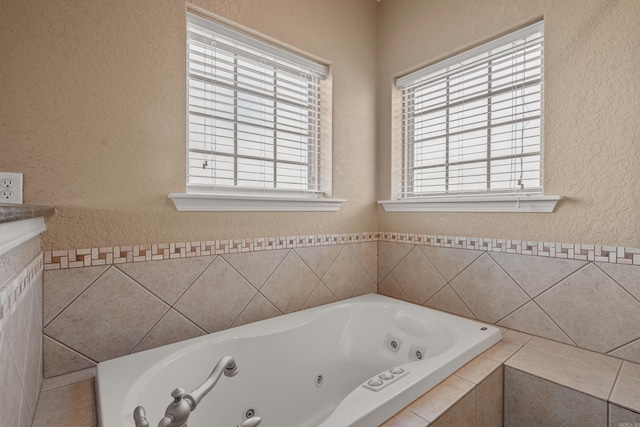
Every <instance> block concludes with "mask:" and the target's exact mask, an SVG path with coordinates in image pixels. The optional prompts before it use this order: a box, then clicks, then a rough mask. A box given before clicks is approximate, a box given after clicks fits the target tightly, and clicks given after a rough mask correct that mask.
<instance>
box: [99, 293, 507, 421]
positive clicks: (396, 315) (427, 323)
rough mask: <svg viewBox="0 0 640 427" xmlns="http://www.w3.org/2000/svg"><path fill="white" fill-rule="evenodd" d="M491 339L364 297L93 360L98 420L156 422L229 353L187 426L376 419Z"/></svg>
mask: <svg viewBox="0 0 640 427" xmlns="http://www.w3.org/2000/svg"><path fill="white" fill-rule="evenodd" d="M500 339H501V334H500V330H499V329H497V328H495V327H492V326H489V325H484V324H481V323H478V322H475V321H472V320H469V319H465V318H461V317H457V316H454V315H450V314H447V313H443V312H439V311H436V310H431V309H428V308H425V307H422V306H418V305H415V304H410V303H406V302H402V301H398V300H395V299H392V298H388V297H384V296H381V295H375V294H369V295H364V296H360V297H356V298H352V299H349V300H345V301H340V302H337V303H333V304H328V305H324V306H321V307H316V308H312V309H308V310H303V311H300V312H296V313H292V314H288V315H285V316H280V317H276V318H272V319H267V320H263V321H260V322H256V323H252V324H249V325H245V326H240V327H237V328H232V329H228V330H225V331H221V332H216V333H214V334H210V335H206V336H203V337H198V338H193V339H190V340H186V341H182V342H179V343H175V344H170V345H167V346H164V347H159V348H155V349H152V350H147V351H144V352H141V353H136V354H132V355H129V356H125V357H121V358H117V359H113V360H109V361H105V362H101V363H99V364H98V368H97V376H96V392H97V403H98V417H99V425H100V426H101V427H122V426H133V425H134V421H133V415H132V414H133V410H134V409H135V407H136V406H138V405H142V406H144V408H145V409H146V413H147V418H148V420H149V421H150V423H151V426H152V427H155V426H156V425H157V424H158V422H159V420H160V419H161V418H162V417H163V416H164V411H165V409H166V407H167V405H168V404H169V403H170V402H171V401H172V398H171V396H170V394H171V391H172V390H173V389H175V388H176V387H178V386H180V387H183V388H184V389H186V391H187V392H190V391H192V390H194V389H195V388H197V387H198V386H199V385H200V384H201V383H202V382H204V380H205V379H206V378H207V376H208V375H209V373H210V372H211V370H212V369H213V367H214V366H215V364H216V363H217V362H218V361H219V360H220V359H221V358H222V357H224V356H225V355H231V356H233V357H234V358H235V360H236V362H237V366H238V368H239V373H238V375H236V376H234V377H231V378H227V377H225V376H222V377H221V378H220V380H219V381H218V383H217V384H216V386H215V387H214V388H213V390H211V392H210V393H209V394H208V395H207V396H205V397H204V398H203V400H202V402H201V403H200V404H199V405H198V407H197V408H196V410H195V411H194V412H192V414H191V417H190V418H189V427H205V426H206V427H212V426H215V427H227V426H228V427H234V426H236V425H238V424H240V423H241V422H243V420H244V419H246V417H247V416H249V417H250V416H252V415H254V416H259V417H261V418H262V423H261V424H260V427H289V426H295V427H312V426H313V427H317V426H321V427H346V426H363V427H371V426H377V425H379V424H381V423H383V422H384V421H385V420H387V419H388V418H390V417H392V416H393V415H394V414H395V413H397V412H398V411H400V410H401V409H402V408H404V407H405V406H406V405H408V404H409V403H411V402H412V401H413V400H415V399H416V398H418V397H419V396H421V395H422V394H424V393H425V392H426V391H428V390H429V389H430V388H432V387H434V386H435V385H436V384H438V383H439V382H440V381H442V380H444V379H445V378H446V377H447V376H449V375H450V374H452V373H453V372H454V371H456V370H457V369H458V368H460V367H461V366H463V365H464V364H465V363H467V362H468V361H470V360H471V359H473V358H474V357H475V356H476V355H478V354H479V353H481V352H483V351H484V350H486V349H488V348H489V347H491V346H492V345H493V344H495V343H497V342H498V341H500ZM390 370H393V373H391V372H390ZM383 374H386V378H388V379H384V380H380V379H379V376H380V375H383ZM378 383H382V384H381V385H376V384H378ZM371 384H372V385H371Z"/></svg>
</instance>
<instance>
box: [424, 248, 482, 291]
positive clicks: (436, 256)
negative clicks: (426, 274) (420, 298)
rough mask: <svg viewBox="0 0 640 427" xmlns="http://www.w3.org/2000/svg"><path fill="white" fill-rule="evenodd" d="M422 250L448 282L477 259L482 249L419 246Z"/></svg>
mask: <svg viewBox="0 0 640 427" xmlns="http://www.w3.org/2000/svg"><path fill="white" fill-rule="evenodd" d="M419 248H420V250H421V251H422V252H423V253H424V254H425V255H426V256H427V258H429V260H431V262H432V263H433V265H434V266H435V268H436V269H437V270H438V271H439V272H440V274H442V277H444V278H445V279H446V280H447V282H448V281H450V280H452V279H453V278H454V277H456V276H457V275H458V274H460V272H461V271H462V270H464V269H465V268H467V267H468V266H469V264H471V263H472V262H473V261H475V260H476V259H477V258H478V257H479V256H480V255H482V252H481V251H473V250H464V249H462V250H461V249H451V248H440V247H436V246H419Z"/></svg>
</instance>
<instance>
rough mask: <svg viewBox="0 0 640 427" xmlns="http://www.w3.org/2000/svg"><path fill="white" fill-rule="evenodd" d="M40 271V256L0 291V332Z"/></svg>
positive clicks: (41, 266)
mask: <svg viewBox="0 0 640 427" xmlns="http://www.w3.org/2000/svg"><path fill="white" fill-rule="evenodd" d="M42 270H43V260H42V255H38V256H37V257H35V258H34V259H33V261H31V262H30V263H29V265H27V266H26V267H25V268H24V269H23V270H22V272H21V273H20V274H19V275H18V276H17V277H16V278H15V279H13V281H11V282H10V283H9V284H8V285H7V286H6V287H5V288H4V289H0V331H1V330H2V328H3V325H4V322H6V320H7V319H9V317H11V315H12V314H13V313H14V311H15V310H16V307H17V306H18V305H19V304H20V302H21V301H22V298H24V296H25V295H26V294H27V291H29V290H30V289H31V287H32V286H33V285H34V284H35V283H36V279H37V278H38V275H39V274H40V273H42Z"/></svg>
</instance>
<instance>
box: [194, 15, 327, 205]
mask: <svg viewBox="0 0 640 427" xmlns="http://www.w3.org/2000/svg"><path fill="white" fill-rule="evenodd" d="M187 31H188V34H187V44H188V46H187V53H188V61H187V67H188V69H187V78H188V83H187V84H188V188H191V189H193V188H197V189H198V191H202V189H203V188H204V189H209V190H213V191H217V190H225V189H230V188H235V189H244V190H245V191H251V189H253V190H255V189H259V190H272V191H276V190H282V191H289V192H304V193H311V194H314V193H319V192H320V177H319V173H320V165H321V162H322V161H323V159H322V157H321V156H322V152H321V144H320V135H321V132H320V125H321V116H320V112H321V108H320V103H321V99H320V93H321V90H320V84H321V80H322V79H323V78H324V77H326V75H327V68H326V66H324V65H322V64H318V63H315V62H313V61H310V60H308V59H306V58H303V57H301V56H298V55H295V54H293V53H291V52H289V51H287V50H284V49H281V48H279V47H276V46H274V45H272V44H269V43H266V42H264V41H262V40H259V39H256V38H254V37H251V36H249V35H246V34H244V33H240V32H238V31H235V30H233V29H231V28H229V27H226V26H223V25H221V24H217V23H215V22H212V21H209V20H207V19H204V18H202V17H199V16H197V15H194V14H188V17H187Z"/></svg>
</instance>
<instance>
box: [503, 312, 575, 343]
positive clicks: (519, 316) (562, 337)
mask: <svg viewBox="0 0 640 427" xmlns="http://www.w3.org/2000/svg"><path fill="white" fill-rule="evenodd" d="M498 325H500V326H504V327H505V328H510V329H515V330H518V331H522V332H527V333H530V334H534V335H538V336H541V337H545V338H549V339H552V340H554V341H560V342H563V343H566V344H571V345H575V343H574V342H573V341H571V339H570V338H569V337H568V336H567V334H565V333H564V332H562V329H560V328H559V327H558V325H556V324H555V323H553V320H551V318H550V317H549V316H547V314H546V313H545V312H544V311H542V310H541V309H540V307H538V305H537V304H536V303H535V302H533V301H529V302H528V303H527V304H525V305H524V306H522V307H520V308H519V309H517V310H516V311H515V312H513V313H511V314H510V315H508V316H507V317H505V318H504V319H502V320H501V321H500V322H498Z"/></svg>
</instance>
